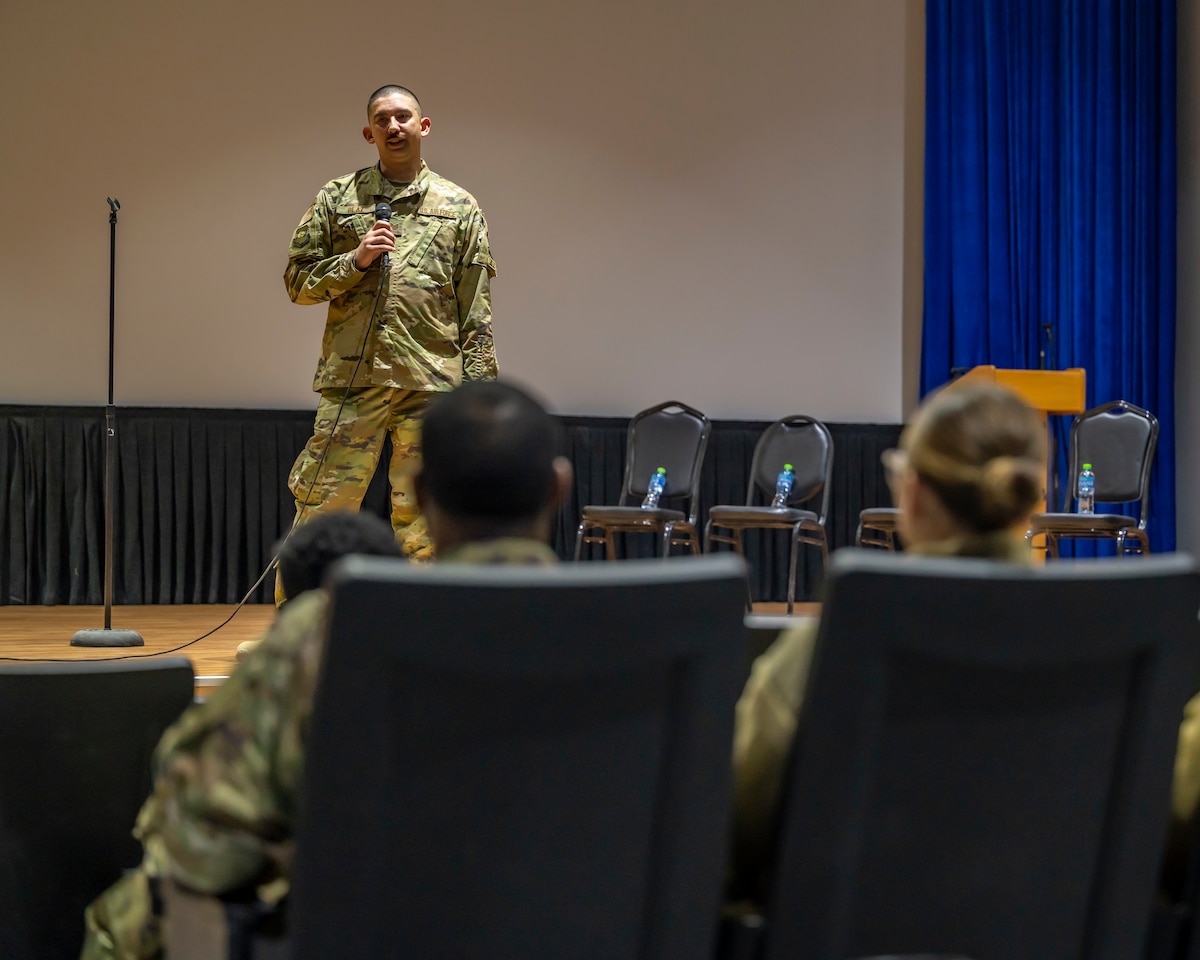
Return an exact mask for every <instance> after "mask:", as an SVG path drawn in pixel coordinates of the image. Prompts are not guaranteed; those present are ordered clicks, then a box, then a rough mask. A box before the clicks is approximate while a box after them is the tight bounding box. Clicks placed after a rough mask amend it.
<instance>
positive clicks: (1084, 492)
mask: <svg viewBox="0 0 1200 960" xmlns="http://www.w3.org/2000/svg"><path fill="white" fill-rule="evenodd" d="M1076 493H1077V494H1078V498H1077V499H1076V501H1075V504H1076V506H1075V512H1076V513H1095V512H1096V475H1095V474H1094V473H1092V465H1091V464H1090V463H1085V464H1084V465H1083V469H1082V470H1080V471H1079V486H1078V488H1077V490H1076Z"/></svg>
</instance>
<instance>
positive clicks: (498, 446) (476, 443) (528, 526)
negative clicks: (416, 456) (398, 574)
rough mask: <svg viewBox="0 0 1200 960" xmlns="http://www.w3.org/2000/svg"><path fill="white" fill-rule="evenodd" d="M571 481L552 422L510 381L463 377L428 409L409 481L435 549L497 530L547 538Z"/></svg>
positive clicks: (491, 535)
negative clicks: (414, 470)
mask: <svg viewBox="0 0 1200 960" xmlns="http://www.w3.org/2000/svg"><path fill="white" fill-rule="evenodd" d="M570 483H571V465H570V464H569V463H568V462H567V461H566V459H565V458H563V457H561V456H559V455H558V426H557V423H556V422H555V420H554V418H553V417H551V416H550V414H548V413H547V412H546V410H545V409H544V408H543V407H542V405H541V404H540V403H538V401H536V400H535V399H533V397H531V396H530V395H529V394H528V393H526V392H525V391H524V390H521V389H520V388H518V387H515V386H513V385H512V384H510V383H505V382H501V381H497V380H483V381H472V382H469V383H464V384H463V385H462V386H461V387H459V388H458V389H456V390H454V391H452V392H450V393H445V394H442V395H440V396H439V397H438V398H437V399H436V400H435V401H434V402H433V403H432V404H431V405H430V407H429V412H428V413H426V414H425V418H424V421H423V422H422V426H421V469H420V472H419V473H418V474H417V476H416V477H415V478H414V485H415V487H416V493H417V503H418V504H419V505H420V507H421V513H422V514H423V515H424V516H425V521H426V523H427V524H428V526H429V535H430V536H431V537H432V538H433V542H434V544H435V545H436V547H437V549H438V552H439V554H442V553H445V552H446V551H447V550H452V549H453V548H455V547H458V546H461V545H463V544H465V543H472V542H476V541H480V540H495V539H499V538H501V537H517V538H522V539H530V540H541V541H543V542H546V541H548V540H549V539H550V536H551V534H552V532H553V529H554V526H553V524H554V514H555V511H556V510H557V508H558V505H559V504H560V503H561V502H562V499H563V497H564V496H565V494H566V492H567V488H568V487H569V486H570Z"/></svg>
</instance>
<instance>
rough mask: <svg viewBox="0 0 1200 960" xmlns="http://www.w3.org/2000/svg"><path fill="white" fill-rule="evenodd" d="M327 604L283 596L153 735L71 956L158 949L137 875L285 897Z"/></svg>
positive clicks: (549, 559) (510, 542) (144, 887)
mask: <svg viewBox="0 0 1200 960" xmlns="http://www.w3.org/2000/svg"><path fill="white" fill-rule="evenodd" d="M557 559H558V558H557V556H556V555H555V553H554V551H553V550H551V549H550V548H549V547H548V546H547V545H546V544H544V543H541V542H540V541H535V540H523V539H501V540H492V541H483V542H479V543H471V544H467V545H465V546H462V547H459V548H458V549H456V550H451V551H449V552H447V553H446V554H445V555H444V556H442V557H441V558H440V559H439V561H438V562H439V563H471V564H496V563H502V564H550V563H555V562H557ZM327 610H328V595H327V594H326V593H325V591H323V590H312V591H309V592H307V593H303V594H301V595H300V596H299V597H297V598H295V599H294V600H292V601H290V602H289V603H287V604H286V605H285V606H284V607H283V608H282V609H281V610H280V612H279V617H278V618H277V619H276V621H275V624H274V625H273V626H272V627H271V629H270V631H269V632H268V633H267V635H266V636H265V637H264V638H263V641H262V643H260V644H259V645H258V646H257V647H255V648H254V650H253V651H252V652H251V653H250V655H249V656H248V657H247V658H246V659H245V660H243V661H242V662H241V663H239V664H238V666H237V668H236V669H235V670H234V671H233V673H232V675H231V676H230V677H229V679H228V680H226V681H225V682H224V683H223V684H222V685H221V686H220V687H218V688H217V690H216V691H215V692H214V693H213V695H212V696H211V697H209V699H208V700H207V701H206V702H205V703H203V704H200V705H198V706H194V707H192V708H190V709H189V710H187V711H186V712H185V713H184V714H183V716H182V717H181V718H180V719H179V720H178V721H177V722H176V723H175V724H174V725H173V726H172V727H171V728H170V729H169V730H168V731H167V732H166V733H165V734H163V738H162V740H161V741H160V742H159V745H158V748H157V749H156V751H155V757H154V765H155V786H154V793H153V794H151V796H150V798H149V799H148V800H147V801H146V803H145V805H144V806H143V807H142V810H141V813H139V814H138V822H137V826H136V828H135V830H134V835H135V836H136V837H137V838H138V839H139V840H141V841H142V844H143V846H144V848H145V856H144V859H143V861H142V865H141V867H140V868H139V869H138V870H137V871H133V872H131V873H130V874H128V875H127V876H125V877H124V878H122V879H121V880H120V881H118V882H117V883H116V884H114V885H113V886H112V887H110V888H109V889H108V890H107V891H105V892H104V893H103V894H101V896H100V897H99V898H98V899H97V900H96V901H95V902H94V903H93V904H92V905H91V906H90V907H88V910H87V916H86V920H87V942H86V943H85V945H84V950H83V955H82V956H83V960H152V958H157V957H160V956H161V950H162V947H161V933H160V928H159V924H160V920H159V918H158V916H157V915H156V911H155V909H154V907H153V905H152V900H151V893H150V884H149V882H148V880H147V878H148V877H153V876H165V875H168V874H169V875H170V876H171V877H172V878H174V879H175V880H177V881H179V882H180V883H181V884H183V885H184V886H187V887H190V888H191V889H193V890H196V891H198V892H201V893H216V894H219V893H225V892H228V891H231V890H239V889H243V888H245V887H247V886H251V885H252V886H257V887H258V891H259V896H260V897H261V898H262V899H264V900H266V901H268V902H270V901H275V900H278V899H280V898H281V897H282V896H283V895H284V894H285V893H286V892H287V885H288V879H289V876H290V872H291V862H292V851H293V842H292V834H293V830H294V827H295V818H296V801H297V796H298V794H299V791H300V785H301V781H302V778H303V771H304V748H305V742H306V740H307V737H308V723H309V718H310V716H311V714H312V706H313V694H314V692H315V690H316V684H317V673H318V670H319V668H320V664H321V656H322V653H323V650H324V646H325V617H326V613H327ZM76 922H77V921H76Z"/></svg>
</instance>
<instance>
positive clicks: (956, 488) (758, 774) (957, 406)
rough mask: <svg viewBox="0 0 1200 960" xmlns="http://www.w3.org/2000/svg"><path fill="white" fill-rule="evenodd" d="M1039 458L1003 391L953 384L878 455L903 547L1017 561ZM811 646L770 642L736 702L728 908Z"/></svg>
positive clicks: (753, 869) (803, 636)
mask: <svg viewBox="0 0 1200 960" xmlns="http://www.w3.org/2000/svg"><path fill="white" fill-rule="evenodd" d="M1045 462H1046V446H1045V431H1044V430H1043V428H1042V425H1041V422H1040V420H1039V418H1038V416H1037V415H1036V414H1035V413H1034V412H1033V410H1031V409H1030V408H1029V407H1027V406H1026V405H1025V403H1024V402H1023V401H1022V400H1020V399H1019V398H1018V397H1017V396H1015V395H1014V394H1012V393H1010V392H1008V391H1007V390H1004V389H1002V388H1000V387H996V386H992V385H974V384H971V385H968V384H963V385H960V386H958V387H956V388H954V389H952V390H946V391H942V392H940V393H938V394H936V395H934V396H933V397H932V398H930V399H929V400H928V401H927V402H926V403H925V404H924V406H923V407H922V408H921V409H920V410H918V411H917V414H916V416H915V417H914V419H913V421H912V422H911V424H910V425H909V426H908V427H906V428H905V430H904V432H903V434H902V435H901V438H900V447H899V449H897V450H889V451H887V452H886V453H885V454H884V466H885V468H886V470H887V476H888V483H889V486H890V487H891V490H892V496H893V498H894V500H895V502H896V505H897V506H898V507H899V508H900V510H901V514H900V518H899V530H900V535H901V536H902V538H903V539H904V543H905V546H906V549H907V551H908V552H909V553H910V554H924V555H943V556H963V557H981V558H985V559H994V560H998V561H1005V562H1013V563H1028V562H1029V556H1030V554H1029V548H1028V547H1027V546H1026V545H1025V542H1024V532H1025V527H1026V521H1027V519H1028V517H1029V515H1030V514H1031V513H1032V511H1033V509H1034V507H1035V506H1036V505H1037V503H1038V502H1039V500H1040V494H1041V489H1042V484H1043V478H1044V476H1045ZM886 615H887V614H886V611H880V616H881V617H882V616H886ZM815 639H816V625H815V624H813V625H806V626H802V627H797V628H793V629H791V630H788V631H786V632H784V633H783V634H781V635H780V637H779V639H778V640H776V642H775V643H774V644H773V645H772V646H771V647H770V648H769V649H768V650H767V651H766V652H765V653H764V654H763V655H762V656H761V657H759V658H758V660H756V661H755V664H754V667H753V669H752V671H751V675H750V679H749V680H748V681H747V683H746V688H745V690H744V691H743V693H742V696H741V699H740V700H739V701H738V705H737V717H736V724H735V734H734V756H733V761H734V789H735V797H734V807H735V811H734V817H735V822H734V837H733V844H734V847H733V861H732V871H731V887H730V894H731V897H732V898H733V899H734V900H750V901H753V902H755V903H759V904H761V903H763V902H764V901H765V898H766V892H767V886H768V883H769V880H770V873H771V867H772V864H771V861H770V851H771V849H772V847H773V840H774V835H775V827H776V820H777V813H778V807H779V802H780V792H781V789H782V783H781V781H782V775H783V769H784V765H785V763H786V760H787V755H788V752H789V748H790V746H791V743H792V739H793V737H794V735H795V732H796V727H797V723H798V722H799V717H800V711H801V708H802V705H803V699H804V688H805V683H806V681H807V677H808V669H809V663H810V660H811V657H812V651H813V643H814V641H815Z"/></svg>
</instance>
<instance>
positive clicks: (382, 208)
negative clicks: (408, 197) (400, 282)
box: [375, 200, 392, 270]
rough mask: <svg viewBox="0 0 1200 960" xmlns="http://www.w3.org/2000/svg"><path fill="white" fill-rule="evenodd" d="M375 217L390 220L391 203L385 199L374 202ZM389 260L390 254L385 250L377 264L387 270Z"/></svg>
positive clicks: (390, 259)
mask: <svg viewBox="0 0 1200 960" xmlns="http://www.w3.org/2000/svg"><path fill="white" fill-rule="evenodd" d="M375 219H376V221H379V220H389V221H390V220H391V219H392V205H391V204H390V203H388V202H387V201H386V200H380V201H379V202H378V203H377V204H375ZM391 262H392V258H391V257H390V256H388V254H387V251H384V254H383V256H382V257H380V258H379V265H380V266H381V267H382V268H383V269H384V270H387V268H388V266H389V265H390V264H391Z"/></svg>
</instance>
